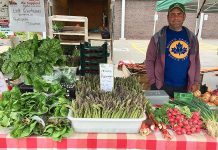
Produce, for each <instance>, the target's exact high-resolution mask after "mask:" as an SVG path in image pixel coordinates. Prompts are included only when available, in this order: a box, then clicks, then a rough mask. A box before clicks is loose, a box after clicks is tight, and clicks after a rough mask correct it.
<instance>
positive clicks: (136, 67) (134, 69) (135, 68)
mask: <svg viewBox="0 0 218 150" xmlns="http://www.w3.org/2000/svg"><path fill="white" fill-rule="evenodd" d="M125 66H126V68H127V69H128V70H129V71H130V72H131V73H136V74H146V68H145V64H144V63H140V64H139V63H136V64H125Z"/></svg>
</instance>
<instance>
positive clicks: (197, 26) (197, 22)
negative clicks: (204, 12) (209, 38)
mask: <svg viewBox="0 0 218 150" xmlns="http://www.w3.org/2000/svg"><path fill="white" fill-rule="evenodd" d="M199 10H200V0H198V8H197V14H198V12H199ZM198 29H199V15H197V18H196V23H195V35H197V34H198Z"/></svg>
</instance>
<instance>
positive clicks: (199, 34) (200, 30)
mask: <svg viewBox="0 0 218 150" xmlns="http://www.w3.org/2000/svg"><path fill="white" fill-rule="evenodd" d="M203 22H204V13H201V16H200V24H199V33H198V39H202V38H201V33H202V28H203Z"/></svg>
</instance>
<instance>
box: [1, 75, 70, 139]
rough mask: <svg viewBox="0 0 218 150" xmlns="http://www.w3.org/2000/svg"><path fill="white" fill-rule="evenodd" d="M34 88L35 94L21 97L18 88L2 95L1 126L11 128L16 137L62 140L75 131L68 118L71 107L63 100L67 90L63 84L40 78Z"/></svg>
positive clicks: (26, 94)
mask: <svg viewBox="0 0 218 150" xmlns="http://www.w3.org/2000/svg"><path fill="white" fill-rule="evenodd" d="M33 85H34V90H35V91H34V92H29V93H24V94H22V93H21V92H20V90H19V88H18V87H16V86H15V87H13V89H12V90H11V91H6V92H3V99H2V100H1V101H0V126H3V127H12V130H11V133H10V134H11V136H12V137H15V138H22V137H27V136H31V135H44V136H49V137H52V138H53V139H54V140H61V139H62V138H63V137H65V136H67V135H69V133H71V132H72V129H71V124H70V122H69V121H68V120H67V118H66V117H67V115H68V108H69V105H70V101H69V100H68V99H66V98H65V97H64V96H65V94H66V91H65V90H64V89H62V87H61V85H60V84H49V83H46V82H45V81H43V80H41V79H38V78H37V79H35V80H34V82H33ZM50 128H52V129H50Z"/></svg>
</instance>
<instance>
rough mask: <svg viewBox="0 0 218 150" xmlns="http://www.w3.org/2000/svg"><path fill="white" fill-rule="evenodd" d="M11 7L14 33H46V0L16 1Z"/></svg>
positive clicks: (11, 21) (11, 24) (11, 23)
mask: <svg viewBox="0 0 218 150" xmlns="http://www.w3.org/2000/svg"><path fill="white" fill-rule="evenodd" d="M15 2H16V3H12V4H10V5H9V13H10V25H9V26H10V28H11V29H12V30H13V31H29V32H45V31H46V25H45V10H44V0H16V1H15Z"/></svg>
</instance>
